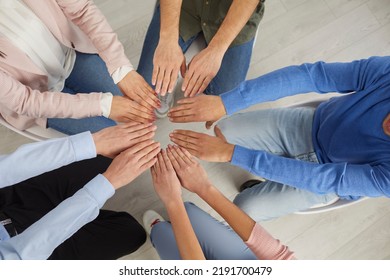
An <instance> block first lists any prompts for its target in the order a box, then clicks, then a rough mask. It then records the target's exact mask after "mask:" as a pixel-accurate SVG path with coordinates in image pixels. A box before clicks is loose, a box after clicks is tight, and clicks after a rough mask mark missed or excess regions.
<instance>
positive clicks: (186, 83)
mask: <svg viewBox="0 0 390 280" xmlns="http://www.w3.org/2000/svg"><path fill="white" fill-rule="evenodd" d="M193 75H194V72H193V71H192V70H191V69H189V70H188V71H187V74H186V76H185V77H184V81H183V85H182V86H181V90H182V91H184V96H185V97H187V96H188V95H187V88H188V86H189V82H190V80H191V79H192V76H193Z"/></svg>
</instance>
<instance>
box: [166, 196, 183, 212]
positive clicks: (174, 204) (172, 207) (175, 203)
mask: <svg viewBox="0 0 390 280" xmlns="http://www.w3.org/2000/svg"><path fill="white" fill-rule="evenodd" d="M183 204H184V203H183V199H182V198H181V197H174V198H170V199H169V200H167V201H164V206H165V209H167V212H168V213H169V212H170V211H176V209H178V207H181V206H182V205H183Z"/></svg>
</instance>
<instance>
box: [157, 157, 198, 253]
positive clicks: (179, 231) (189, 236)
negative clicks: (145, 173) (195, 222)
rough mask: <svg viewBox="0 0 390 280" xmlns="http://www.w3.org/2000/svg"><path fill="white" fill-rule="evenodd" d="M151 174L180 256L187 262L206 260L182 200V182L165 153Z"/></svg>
mask: <svg viewBox="0 0 390 280" xmlns="http://www.w3.org/2000/svg"><path fill="white" fill-rule="evenodd" d="M151 173H152V178H153V185H154V189H155V190H156V193H157V194H158V196H159V197H160V199H161V201H162V202H163V203H164V205H165V208H166V209H167V212H168V215H169V219H170V220H171V224H172V228H173V233H174V235H175V240H176V243H177V247H178V249H179V252H180V256H181V257H182V259H185V260H186V259H187V260H188V259H190V260H199V259H205V257H204V255H203V252H202V249H201V247H200V245H199V241H198V239H197V238H196V235H195V232H194V230H193V228H192V225H191V222H190V219H189V218H188V215H187V211H186V209H185V207H184V203H183V200H182V198H181V185H180V181H179V179H178V178H177V175H176V173H175V170H174V169H173V166H172V164H171V162H170V160H169V158H168V156H167V154H166V152H165V151H162V152H161V153H160V154H159V155H158V156H157V162H156V164H155V165H154V166H153V167H152V169H151Z"/></svg>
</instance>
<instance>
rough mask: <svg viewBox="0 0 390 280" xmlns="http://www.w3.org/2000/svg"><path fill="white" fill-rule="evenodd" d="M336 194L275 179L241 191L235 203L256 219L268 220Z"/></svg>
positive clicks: (302, 208)
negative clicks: (308, 189) (286, 183)
mask: <svg viewBox="0 0 390 280" xmlns="http://www.w3.org/2000/svg"><path fill="white" fill-rule="evenodd" d="M336 197H337V195H336V194H333V193H329V194H324V195H322V194H316V193H313V192H309V191H306V190H302V189H297V188H293V187H290V186H287V185H283V184H280V183H277V182H273V181H265V182H262V183H260V184H258V185H256V186H253V187H251V188H249V189H246V190H244V191H243V192H241V193H239V194H238V195H237V196H236V197H235V199H234V201H233V202H234V204H236V205H237V206H238V207H240V208H241V209H242V210H243V211H244V212H245V213H247V214H248V215H249V216H250V217H251V218H252V219H254V220H255V221H266V220H270V219H273V218H277V217H281V216H283V215H287V214H291V213H294V212H298V211H301V210H305V209H308V208H310V207H312V206H314V205H316V204H320V203H327V202H329V201H331V200H333V199H335V198H336Z"/></svg>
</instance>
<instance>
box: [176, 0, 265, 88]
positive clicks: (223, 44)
mask: <svg viewBox="0 0 390 280" xmlns="http://www.w3.org/2000/svg"><path fill="white" fill-rule="evenodd" d="M258 4H259V0H249V1H248V0H246V1H243V0H233V2H232V4H231V6H230V8H229V11H228V13H227V14H226V17H225V19H224V20H223V22H222V24H221V26H220V27H219V29H218V31H217V33H216V34H215V36H214V37H213V39H212V40H211V41H210V44H209V45H208V46H207V47H206V48H205V49H204V50H202V51H201V52H200V53H199V54H197V55H196V56H195V57H194V58H193V59H192V61H191V62H190V64H189V69H188V72H187V73H186V76H185V78H184V81H183V85H182V90H183V91H184V96H194V95H195V94H197V93H201V92H203V91H204V90H205V89H206V88H207V86H208V84H209V83H210V81H211V80H212V79H213V78H214V77H215V76H216V75H217V73H218V71H219V68H220V67H221V63H222V59H223V56H224V55H225V52H226V51H227V49H228V48H229V46H230V44H231V43H232V42H233V40H234V39H235V38H236V37H237V35H238V34H239V33H240V31H241V29H242V28H243V27H244V26H245V24H246V23H247V22H248V20H249V18H250V17H251V15H252V14H253V12H254V10H255V9H256V7H257V5H258Z"/></svg>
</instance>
